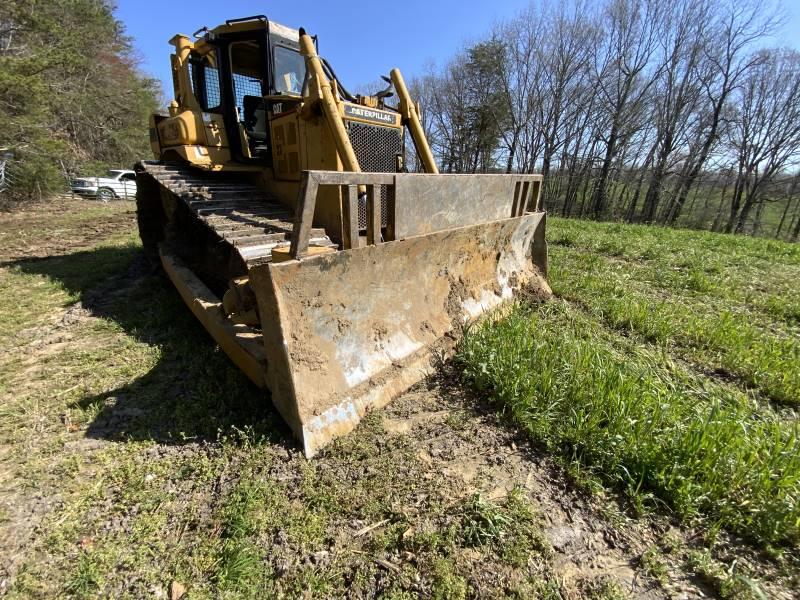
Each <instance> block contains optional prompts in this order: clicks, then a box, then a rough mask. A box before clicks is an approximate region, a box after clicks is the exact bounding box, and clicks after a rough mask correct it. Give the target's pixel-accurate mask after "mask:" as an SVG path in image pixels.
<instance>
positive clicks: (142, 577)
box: [0, 200, 792, 598]
mask: <svg viewBox="0 0 800 600" xmlns="http://www.w3.org/2000/svg"><path fill="white" fill-rule="evenodd" d="M0 254H2V256H0V261H2V266H1V267H0V268H1V269H2V270H1V271H0V276H2V278H3V279H2V280H0V282H2V285H1V286H0V289H2V290H3V291H4V294H5V296H6V299H5V300H4V304H3V311H4V312H7V316H8V314H9V313H14V315H15V316H14V318H13V319H6V321H9V322H8V323H7V324H6V325H5V326H4V328H3V329H2V331H3V333H4V335H3V336H2V337H0V340H2V346H0V549H1V550H2V552H1V553H2V557H3V558H2V564H1V565H0V595H8V596H9V597H62V596H74V597H96V596H103V597H108V596H114V597H162V598H167V597H186V598H194V597H220V596H226V594H227V595H228V596H229V597H240V596H259V595H271V594H274V595H276V596H285V597H339V596H348V597H364V598H366V597H418V596H423V597H453V598H456V597H506V596H517V597H552V598H580V597H598V598H600V597H603V598H617V597H635V598H704V597H714V596H718V595H731V594H734V595H735V590H737V589H739V590H741V589H742V588H741V587H739V588H737V587H736V586H731V585H728V584H730V579H726V578H725V568H726V565H730V561H731V560H733V561H734V562H735V561H739V562H741V561H747V560H756V558H754V557H755V553H754V552H750V551H747V550H738V551H737V552H735V553H734V554H732V555H727V560H726V550H725V544H724V543H722V544H721V545H718V546H717V547H716V548H717V549H716V550H715V551H714V552H710V553H709V552H708V551H707V549H706V546H705V544H704V534H705V532H703V531H700V530H692V529H691V528H689V527H687V526H679V525H678V524H677V523H674V522H672V521H671V520H670V519H669V517H668V515H663V514H662V515H635V514H634V511H633V510H632V508H631V507H629V506H626V505H625V503H624V502H623V501H622V500H621V499H620V498H617V497H615V496H614V495H612V494H609V493H607V492H603V491H602V490H601V489H599V488H597V487H593V486H592V485H591V482H589V483H586V482H585V481H582V480H581V477H580V474H575V473H567V472H565V471H564V469H563V468H561V467H560V466H558V465H557V464H556V463H554V461H553V460H551V459H550V458H549V457H547V456H546V455H544V454H543V453H542V452H541V451H540V450H539V449H537V448H535V447H532V446H531V445H530V444H528V443H527V442H526V441H525V440H524V437H523V436H522V435H521V434H520V433H519V432H517V431H515V430H514V429H513V428H512V427H511V426H509V425H508V424H507V423H506V421H505V420H504V417H503V415H498V414H496V412H495V411H494V410H493V409H491V408H490V407H489V405H488V401H487V399H485V398H480V397H475V395H473V394H472V393H470V392H468V391H466V390H465V389H464V388H463V387H462V386H461V385H460V384H459V382H458V377H457V373H454V372H453V370H452V367H451V366H444V367H442V369H441V372H440V373H439V375H438V376H436V377H434V378H431V379H430V380H427V381H425V382H423V383H421V384H419V385H417V386H416V387H414V388H413V389H412V390H410V391H409V392H408V393H406V394H404V395H403V396H402V397H401V398H399V399H397V400H396V401H394V402H393V403H392V404H391V405H390V406H389V407H388V408H387V409H386V410H384V411H381V412H379V413H374V414H372V415H370V416H369V417H368V418H367V419H366V420H365V422H364V423H363V424H362V425H361V426H360V427H359V428H358V430H357V431H356V432H355V433H354V434H352V435H350V436H348V437H347V438H345V439H343V440H341V441H339V442H336V443H335V444H333V445H332V446H331V447H330V448H329V449H327V450H326V451H324V452H323V453H322V454H321V456H319V457H318V458H315V459H314V460H312V461H307V460H306V459H304V458H303V457H302V454H301V451H300V449H299V447H298V446H297V444H296V443H295V441H294V440H293V439H292V438H291V436H290V434H289V432H288V429H287V428H286V427H285V426H284V425H282V423H281V422H280V419H279V417H278V416H277V414H276V413H275V412H274V411H273V410H272V409H271V408H270V407H269V403H268V399H267V398H266V397H265V396H264V395H263V393H262V392H260V391H258V390H256V389H254V388H253V386H251V385H250V384H249V383H248V382H247V381H246V380H245V379H244V377H243V376H241V375H240V374H238V372H236V371H235V369H233V368H232V367H231V366H230V365H229V364H228V363H227V359H226V358H225V357H224V355H220V352H218V350H217V349H215V347H214V345H213V343H212V342H211V340H210V339H209V338H208V337H207V336H206V335H205V333H204V332H203V331H202V329H201V328H200V326H199V325H198V324H196V323H195V322H194V321H193V320H192V318H191V316H190V315H188V311H185V309H184V308H183V307H182V305H181V304H180V300H179V298H178V297H177V294H175V293H174V292H173V291H172V290H171V289H170V288H169V287H168V286H167V285H166V284H165V282H164V281H163V280H161V279H160V278H159V276H158V275H157V274H153V272H152V270H151V269H149V268H147V267H146V266H145V264H144V263H143V261H142V259H141V257H140V256H139V249H138V247H137V246H136V241H135V215H134V212H133V207H132V206H131V205H130V204H129V203H123V202H119V203H112V205H108V206H100V205H97V204H95V203H92V202H87V201H70V200H63V201H60V202H59V203H57V204H49V205H37V206H33V207H30V208H27V209H26V210H24V211H20V212H17V213H10V214H1V215H0ZM53 257H55V258H53ZM59 257H61V258H59ZM70 257H72V258H70ZM61 259H63V260H70V261H72V262H69V263H63V262H57V261H58V260H61ZM54 261H55V262H54ZM82 265H83V266H84V267H85V268H82V267H81V266H82ZM86 270H89V271H92V272H89V273H87V272H85V271H86ZM76 272H77V274H76ZM9 294H11V295H13V298H9ZM176 338H180V340H178V341H176ZM476 498H479V499H480V500H476ZM243 499H244V500H243ZM512 500H513V502H512ZM512 505H513V507H516V508H510V507H512ZM476 506H477V507H478V508H475V507H476ZM520 506H523V507H524V508H523V509H521V508H519V507H520ZM486 507H489V508H486ZM237 511H238V512H237ZM492 511H494V512H492ZM504 511H505V512H504ZM514 511H517V512H514ZM519 511H522V512H519ZM520 514H521V515H527V516H524V518H522V517H519V515H520ZM231 515H233V517H232V516H231ZM487 515H488V516H487ZM492 515H495V516H494V517H493V516H492ZM504 515H505V516H504ZM234 517H235V518H234ZM522 521H525V523H526V525H525V529H524V533H519V532H520V531H521V530H519V529H518V528H517V527H518V525H519V524H520V523H521V522H522ZM240 522H242V523H245V525H237V526H234V525H232V524H231V523H240ZM475 523H478V524H479V525H480V524H481V523H482V524H483V525H482V526H481V527H484V529H481V528H480V527H478V530H479V531H480V532H482V533H480V534H479V535H475V534H474V532H475V531H476V526H475ZM487 529H488V532H487ZM512 546H513V548H517V550H518V551H517V552H515V553H510V552H508V550H509V548H512ZM237 552H238V553H239V554H235V557H237V558H235V559H231V558H230V556H231V553H237ZM241 557H244V558H241ZM248 557H249V558H248ZM245 559H247V560H245ZM248 561H249V562H248ZM782 578H783V579H782ZM785 578H786V575H785V574H782V573H780V572H778V571H776V573H775V580H776V581H777V580H781V581H785ZM726 585H727V587H726ZM765 585H766V586H767V587H766V589H768V590H769V593H770V594H771V595H773V596H774V597H787V598H788V597H792V593H791V592H789V591H787V588H785V587H784V586H783V585H776V586H775V588H774V589H772V588H771V587H769V586H770V584H769V582H767V583H766V584H765ZM762 587H763V586H762Z"/></svg>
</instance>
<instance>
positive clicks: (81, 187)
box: [70, 169, 136, 202]
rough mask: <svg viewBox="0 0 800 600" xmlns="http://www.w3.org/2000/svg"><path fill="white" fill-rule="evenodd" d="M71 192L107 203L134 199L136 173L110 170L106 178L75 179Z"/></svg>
mask: <svg viewBox="0 0 800 600" xmlns="http://www.w3.org/2000/svg"><path fill="white" fill-rule="evenodd" d="M70 187H71V188H72V192H73V193H75V194H78V195H79V196H85V197H87V198H97V199H98V200H100V201H101V202H108V201H109V200H114V199H115V198H122V199H123V200H124V199H128V198H135V197H136V173H135V172H133V171H128V170H125V169H111V170H110V171H109V172H108V176H106V177H77V178H75V179H73V180H72V182H71V184H70Z"/></svg>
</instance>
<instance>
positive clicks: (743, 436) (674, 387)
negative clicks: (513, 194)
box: [459, 220, 800, 548]
mask: <svg viewBox="0 0 800 600" xmlns="http://www.w3.org/2000/svg"><path fill="white" fill-rule="evenodd" d="M550 225H551V226H550V228H549V231H550V236H549V241H550V258H551V265H552V270H551V273H550V279H551V281H552V285H553V291H554V292H555V294H556V299H555V300H554V301H553V302H551V303H547V304H545V305H539V306H536V305H534V306H524V305H520V306H519V307H517V308H516V309H515V311H514V312H513V313H512V315H511V316H510V317H509V318H507V319H504V320H502V321H499V322H496V323H490V324H486V325H483V326H480V327H476V328H474V329H473V330H472V332H471V334H470V335H469V336H468V337H467V340H466V342H465V343H464V344H463V346H462V348H461V352H460V356H459V359H460V361H461V363H462V364H463V365H464V367H465V374H466V376H467V378H468V379H469V381H470V382H471V383H472V384H473V385H474V386H475V387H476V388H477V389H479V390H482V391H486V390H488V391H489V392H490V394H491V395H493V396H494V397H495V398H496V401H497V402H498V403H499V404H500V405H501V406H503V407H507V408H508V410H509V411H510V413H511V414H512V415H513V419H514V420H515V421H516V422H517V423H518V424H519V425H520V426H522V428H523V429H524V430H525V431H526V432H527V433H528V435H529V436H530V437H531V438H532V439H533V440H535V441H536V442H538V443H541V444H543V445H544V446H545V447H546V448H547V449H548V450H550V451H551V452H553V453H555V454H557V455H559V456H561V457H563V459H564V460H566V461H567V463H569V464H571V465H573V466H574V467H576V468H578V469H582V470H585V472H586V473H587V474H588V475H590V476H591V477H596V478H597V479H598V480H600V481H602V482H604V483H607V484H611V485H612V486H613V487H616V488H617V489H623V490H625V491H627V492H628V493H629V494H630V496H631V498H632V499H633V500H634V501H635V502H636V503H638V504H641V505H643V506H649V507H659V506H665V507H666V508H667V509H668V510H670V511H674V512H675V513H677V514H678V515H680V516H682V517H684V518H685V519H687V520H692V519H693V518H702V519H705V520H706V522H707V523H709V524H710V526H712V527H721V528H723V529H727V530H728V531H730V532H733V533H735V534H738V535H742V536H744V537H746V538H748V539H750V540H751V541H752V542H754V543H755V544H757V545H762V546H770V547H781V546H784V547H790V548H796V547H797V545H798V542H799V541H800V501H799V500H800V429H798V420H797V413H796V409H797V407H798V405H800V293H798V291H799V290H800V246H798V245H792V244H787V243H782V242H776V241H769V240H764V239H752V238H746V237H733V236H722V235H715V234H711V233H706V232H692V231H685V230H674V229H663V228H657V227H642V226H625V225H617V224H599V223H589V222H580V221H565V220H552V221H551V223H550Z"/></svg>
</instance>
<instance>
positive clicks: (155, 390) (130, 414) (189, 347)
mask: <svg viewBox="0 0 800 600" xmlns="http://www.w3.org/2000/svg"><path fill="white" fill-rule="evenodd" d="M4 266H6V267H9V268H13V269H17V270H19V271H21V272H23V273H28V274H37V275H43V276H45V277H48V278H50V279H52V280H55V281H58V282H60V283H61V284H62V285H63V286H64V288H65V289H66V290H67V291H68V292H70V293H71V294H73V296H77V297H78V298H79V300H78V302H77V303H76V304H74V305H72V306H70V307H69V308H68V309H67V315H70V314H73V315H81V314H88V315H91V316H94V317H98V318H100V319H104V320H106V321H108V322H109V323H110V325H111V327H112V328H115V327H114V326H116V327H118V328H119V329H121V330H122V331H123V332H124V333H125V334H126V335H127V336H128V337H129V338H131V339H132V340H133V341H135V342H137V344H135V345H127V344H126V343H125V342H124V341H123V342H121V343H120V344H116V345H114V346H113V348H117V347H119V351H120V353H121V354H120V356H116V357H115V356H109V359H110V360H109V362H110V363H111V364H112V366H110V367H109V372H108V373H101V374H99V377H98V378H99V379H101V380H102V379H106V380H109V382H110V385H113V382H114V381H115V380H116V381H119V379H121V378H124V377H125V374H124V372H123V373H119V372H115V369H119V364H120V362H121V361H124V362H123V364H124V368H123V371H128V370H131V369H132V370H134V371H135V370H137V367H140V368H141V369H147V370H146V372H145V373H144V374H143V375H140V376H138V377H135V378H134V379H132V380H129V381H127V382H126V383H124V384H123V385H118V386H117V387H113V389H109V390H108V391H106V392H103V393H100V394H94V395H88V396H85V397H83V398H81V399H79V400H77V401H76V402H75V403H74V404H73V407H75V408H78V407H79V408H81V409H83V410H84V411H87V413H88V414H90V415H94V417H93V418H92V419H91V422H90V423H89V425H88V428H87V432H86V435H87V436H88V437H92V438H101V439H108V440H115V441H128V440H152V441H156V442H159V443H168V444H181V443H185V442H198V441H200V442H202V441H216V440H218V439H219V438H220V436H223V435H224V436H234V437H235V436H237V435H246V436H247V438H248V439H249V440H254V439H258V440H268V441H272V442H276V443H280V444H282V445H285V446H287V447H295V446H296V444H295V442H294V441H293V439H292V437H291V432H290V430H289V429H288V427H287V426H286V425H284V423H283V422H282V420H281V419H280V416H279V415H278V414H277V412H276V411H275V410H274V409H273V407H272V404H271V402H270V399H269V393H268V392H267V391H265V390H260V389H258V388H257V387H256V386H255V385H253V384H252V383H251V382H250V381H249V380H248V379H247V378H246V377H245V376H244V375H243V374H242V373H241V372H240V371H239V370H238V369H237V368H236V367H235V366H234V365H233V364H232V363H231V362H230V361H229V359H228V358H227V356H226V355H225V354H224V353H223V352H222V351H221V350H220V349H219V348H218V347H217V346H216V344H215V343H214V342H213V340H212V339H211V338H210V336H208V334H207V333H206V332H205V330H204V329H203V328H202V326H201V325H200V324H199V323H198V322H197V321H196V320H195V318H194V317H193V315H192V314H191V313H190V312H189V310H188V309H187V308H186V306H185V305H184V304H183V301H182V300H181V298H180V296H179V295H178V293H177V292H176V291H175V289H174V288H173V287H172V286H171V284H170V282H169V281H168V280H167V279H166V277H164V276H163V274H161V273H160V271H158V270H156V269H154V268H153V267H151V266H150V265H149V264H148V263H147V262H146V261H145V259H144V257H143V255H142V253H141V249H140V248H139V247H138V246H117V247H101V248H96V249H93V250H86V251H80V252H75V253H73V254H69V255H62V256H56V257H47V258H35V259H22V260H18V261H13V262H8V263H5V265H4ZM65 320H66V319H65ZM84 332H85V335H86V336H90V337H91V336H93V335H98V334H97V333H96V330H95V329H92V328H85V330H84ZM84 341H85V342H86V345H85V349H86V350H87V351H90V352H91V351H93V349H92V343H91V340H90V339H87V340H84ZM94 351H95V352H96V350H94ZM110 352H114V350H110ZM120 359H121V361H120ZM152 363H155V364H152ZM148 364H150V365H152V366H150V368H149V369H148V368H147V365H148ZM129 379H130V378H129Z"/></svg>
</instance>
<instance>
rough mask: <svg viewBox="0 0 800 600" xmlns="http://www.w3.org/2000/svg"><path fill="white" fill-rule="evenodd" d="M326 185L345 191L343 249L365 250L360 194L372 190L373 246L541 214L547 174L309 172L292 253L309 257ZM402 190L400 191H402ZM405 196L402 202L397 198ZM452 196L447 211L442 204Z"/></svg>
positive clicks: (369, 214) (369, 202)
mask: <svg viewBox="0 0 800 600" xmlns="http://www.w3.org/2000/svg"><path fill="white" fill-rule="evenodd" d="M320 186H340V187H342V192H343V193H342V196H341V198H342V231H341V237H342V240H341V241H342V249H344V250H349V249H352V248H358V247H359V246H361V243H362V239H361V236H360V231H359V219H358V208H359V201H360V198H361V197H360V192H359V190H362V191H363V190H366V194H365V199H366V212H367V223H366V225H367V232H366V233H367V239H366V243H367V245H375V244H380V243H381V242H382V241H384V239H385V241H394V240H396V239H399V238H405V237H408V236H409V235H419V234H423V233H431V232H433V231H438V230H441V229H448V228H453V227H463V226H467V225H473V224H477V223H483V222H488V221H493V220H498V219H508V218H515V217H522V216H523V215H525V214H526V213H531V212H539V211H540V210H541V206H540V196H541V188H542V176H541V175H534V174H509V175H500V174H480V175H451V174H447V175H432V174H418V173H365V172H360V171H303V179H302V181H301V185H300V194H299V198H298V201H297V210H296V212H295V221H294V229H293V232H292V241H291V246H290V249H289V255H290V257H291V258H293V259H301V258H304V257H305V256H307V254H308V246H309V239H310V234H311V228H312V225H313V221H314V211H315V210H316V204H317V193H318V192H319V188H320ZM378 186H385V187H386V195H385V198H386V235H385V238H382V236H381V221H382V219H381V194H380V193H379V190H378ZM398 190H399V191H398ZM398 193H399V194H400V195H402V204H397V203H396V197H397V195H398ZM442 198H450V202H451V203H452V205H451V206H450V209H449V210H446V211H443V210H441V208H440V205H439V201H441V199H442Z"/></svg>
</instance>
